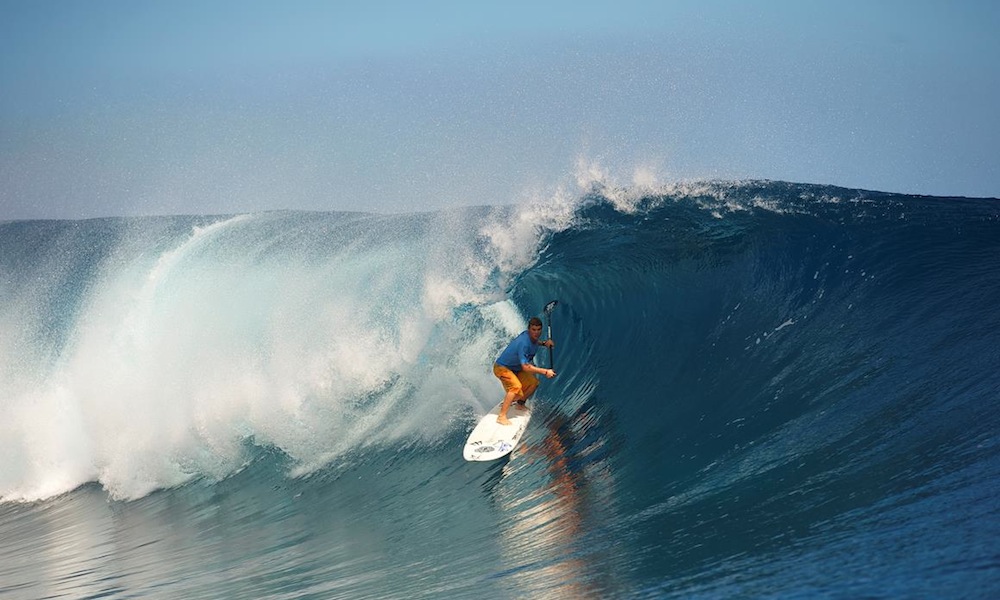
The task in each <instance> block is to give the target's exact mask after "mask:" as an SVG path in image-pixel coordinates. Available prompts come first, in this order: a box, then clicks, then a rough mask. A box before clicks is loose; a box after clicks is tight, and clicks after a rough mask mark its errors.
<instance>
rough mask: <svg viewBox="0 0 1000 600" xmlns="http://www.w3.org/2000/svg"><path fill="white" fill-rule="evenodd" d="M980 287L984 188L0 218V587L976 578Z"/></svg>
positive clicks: (541, 587) (984, 440) (988, 380)
mask: <svg viewBox="0 0 1000 600" xmlns="http://www.w3.org/2000/svg"><path fill="white" fill-rule="evenodd" d="M553 299H558V300H559V305H558V307H557V308H556V310H555V311H554V313H553V314H552V333H553V338H554V339H555V340H556V342H557V347H556V351H555V357H554V358H555V368H556V371H557V372H558V373H559V375H558V377H557V378H555V379H553V380H551V381H545V382H543V384H542V386H541V388H540V391H539V393H538V397H537V399H536V400H535V401H534V409H533V410H534V411H535V415H534V418H533V419H532V422H531V425H530V427H529V430H528V431H527V433H526V435H525V438H524V443H523V445H522V446H521V447H519V448H518V450H516V451H515V452H514V453H513V454H512V456H511V457H510V458H509V460H504V461H498V462H495V463H489V464H480V463H466V462H465V461H464V460H462V458H461V448H462V444H463V442H464V439H465V436H466V434H467V433H468V432H469V431H470V430H471V428H472V426H473V425H474V423H475V420H476V417H477V416H479V415H481V414H484V413H485V412H486V411H487V410H488V409H489V407H491V406H492V405H493V404H495V403H496V402H497V401H498V400H499V398H500V396H501V390H500V387H499V385H498V383H497V382H496V381H495V380H494V379H493V377H492V374H491V372H490V364H491V361H492V360H493V358H494V357H495V355H496V354H497V353H498V352H499V350H500V349H501V348H502V347H503V345H504V344H505V343H506V342H507V341H508V339H509V338H510V337H512V336H513V335H515V334H516V333H518V332H519V331H521V330H522V329H523V328H524V320H525V319H526V318H527V317H528V316H531V315H534V314H538V313H539V312H540V311H541V309H542V307H543V306H544V305H545V304H546V303H547V302H548V301H550V300H553ZM997 306H1000V201H998V200H994V199H964V198H932V197H915V196H903V195H893V194H885V193H875V192H866V191H859V190H846V189H840V188H832V187H824V186H815V185H799V184H789V183H781V182H740V183H705V184H689V185H683V186H681V185H678V186H665V187H663V188H661V189H655V190H652V189H614V188H607V187H595V188H594V189H593V190H592V191H591V192H590V193H587V194H584V195H582V196H581V197H574V198H569V199H563V200H562V201H555V200H553V201H550V202H545V203H539V204H537V205H531V206H508V207H478V208H468V209H463V210H458V211H448V212H438V213H418V214H406V215H373V214H363V213H302V212H274V213H261V214H248V215H234V216H184V217H148V218H113V219H95V220H87V221H21V222H7V223H0V499H2V502H0V597H2V598H98V597H100V598H134V597H158V598H160V597H162V598H422V597H426V598H437V597H457V598H472V597H477V598H478V597H487V596H488V597H491V598H549V597H555V598H564V597H565V598H609V597H615V598H736V597H768V598H861V597H864V598H902V597H905V598H992V597H996V595H997V594H998V593H1000V542H998V541H997V540H1000V500H998V497H1000V495H998V493H1000V445H998V440H997V431H998V426H1000V408H998V407H997V395H998V390H1000V374H998V372H997V366H998V365H1000V310H998V309H997ZM547 360H548V358H547V356H546V353H541V355H540V357H539V362H540V363H542V364H545V363H547Z"/></svg>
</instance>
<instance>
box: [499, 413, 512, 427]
mask: <svg viewBox="0 0 1000 600" xmlns="http://www.w3.org/2000/svg"><path fill="white" fill-rule="evenodd" d="M497 423H500V424H501V425H510V421H509V420H508V419H507V417H506V416H504V415H500V416H498V417H497Z"/></svg>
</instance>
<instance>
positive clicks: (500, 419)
mask: <svg viewBox="0 0 1000 600" xmlns="http://www.w3.org/2000/svg"><path fill="white" fill-rule="evenodd" d="M517 396H518V393H517V392H514V391H510V392H507V395H506V396H504V397H503V405H502V406H501V407H500V413H499V414H497V423H500V424H501V425H510V419H508V418H507V411H508V410H510V405H511V403H512V402H514V398H517Z"/></svg>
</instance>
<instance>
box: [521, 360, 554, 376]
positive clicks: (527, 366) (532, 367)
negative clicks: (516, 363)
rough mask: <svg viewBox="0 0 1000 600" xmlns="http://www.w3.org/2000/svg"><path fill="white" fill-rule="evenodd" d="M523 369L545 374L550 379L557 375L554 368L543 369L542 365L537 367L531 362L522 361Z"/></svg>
mask: <svg viewBox="0 0 1000 600" xmlns="http://www.w3.org/2000/svg"><path fill="white" fill-rule="evenodd" d="M521 370H523V371H527V372H529V373H538V374H539V375H545V376H546V377H548V378H549V379H551V378H553V377H555V376H556V372H555V371H553V370H552V369H542V368H541V367H536V366H535V365H533V364H531V363H521Z"/></svg>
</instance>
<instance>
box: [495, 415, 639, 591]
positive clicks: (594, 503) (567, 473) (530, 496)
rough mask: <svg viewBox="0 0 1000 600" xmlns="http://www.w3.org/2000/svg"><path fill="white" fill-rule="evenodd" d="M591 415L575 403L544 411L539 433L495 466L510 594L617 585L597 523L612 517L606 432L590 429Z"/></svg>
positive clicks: (608, 542)
mask: <svg viewBox="0 0 1000 600" xmlns="http://www.w3.org/2000/svg"><path fill="white" fill-rule="evenodd" d="M536 416H541V415H536ZM595 423H596V419H593V418H591V417H590V415H589V414H588V413H587V412H585V411H583V410H581V411H578V412H577V413H576V414H574V415H572V416H568V417H567V416H565V415H562V414H558V413H557V414H552V415H547V416H546V419H545V428H546V431H545V434H544V436H543V438H542V439H541V441H539V442H535V443H531V442H530V441H529V443H527V444H525V445H523V446H521V447H519V448H518V449H517V450H515V452H514V455H513V457H512V459H511V460H510V461H509V462H507V463H506V464H505V465H504V466H503V471H502V479H501V482H500V484H499V485H498V486H497V489H496V490H495V491H496V499H497V501H498V505H499V507H500V509H501V512H502V514H503V515H504V516H505V519H504V520H503V521H502V522H501V525H500V531H499V533H500V542H501V547H502V554H503V560H504V563H505V564H506V565H508V570H507V571H506V574H507V575H509V577H508V579H509V580H510V581H512V582H514V583H515V585H516V589H517V593H516V594H514V596H516V597H526V598H603V597H607V596H608V594H609V593H610V592H613V591H614V590H616V589H620V586H619V585H617V584H616V581H615V570H616V566H617V564H618V559H617V558H616V548H615V540H614V539H611V538H612V536H610V535H608V534H607V533H606V531H607V530H608V528H607V527H606V526H605V525H606V524H608V523H613V522H614V512H615V502H614V495H613V490H614V479H613V476H612V473H611V470H610V468H609V465H608V461H607V460H605V458H606V457H607V454H606V448H605V446H606V444H608V441H607V439H606V437H603V436H597V435H590V434H592V433H593V432H592V431H590V428H591V427H592V426H593V425H594V424H595ZM538 482H543V483H542V485H541V487H536V489H534V490H525V489H523V487H524V486H530V485H536V486H537V484H538ZM506 487H509V488H510V489H511V490H518V489H520V491H521V493H506V490H505V488H506Z"/></svg>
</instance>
